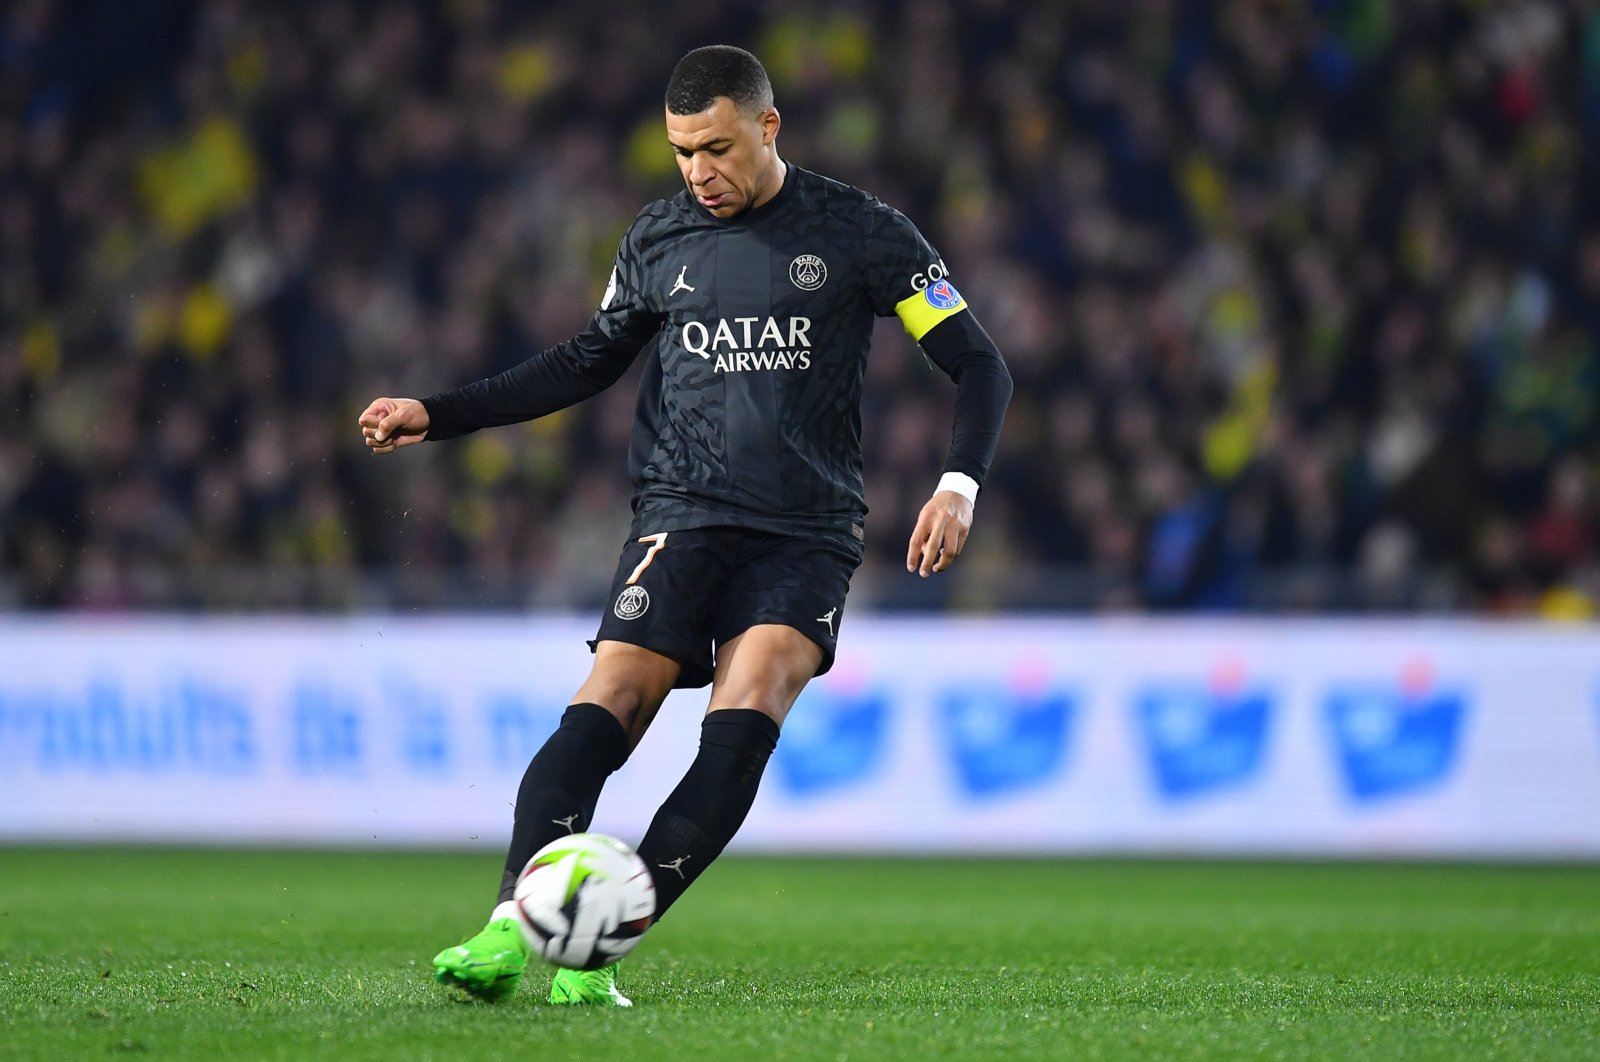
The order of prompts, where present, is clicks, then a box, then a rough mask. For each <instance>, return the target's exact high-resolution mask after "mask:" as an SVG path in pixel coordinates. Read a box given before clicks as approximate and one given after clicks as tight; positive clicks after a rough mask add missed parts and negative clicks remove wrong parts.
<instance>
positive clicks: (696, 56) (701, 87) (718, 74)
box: [667, 44, 772, 114]
mask: <svg viewBox="0 0 1600 1062" xmlns="http://www.w3.org/2000/svg"><path fill="white" fill-rule="evenodd" d="M718 96H726V97H728V98H729V99H730V100H732V101H733V103H734V106H736V107H738V108H739V109H740V110H744V111H763V110H766V109H767V108H768V107H771V106H772V82H771V81H769V80H768V79H767V69H766V67H764V66H762V65H761V60H759V59H757V58H756V57H755V56H753V55H751V54H750V53H749V52H747V51H745V50H744V49H743V48H735V47H733V46H732V45H731V44H708V45H706V46H705V47H704V48H696V49H695V50H694V51H692V52H690V53H689V54H688V55H686V56H684V57H683V58H682V59H679V60H678V65H677V66H676V67H675V68H674V69H673V71H672V77H671V78H670V79H669V80H668V81H667V110H669V111H671V112H672V113H673V114H699V113H700V112H701V111H704V110H707V109H709V108H710V107H711V106H712V104H714V103H716V102H717V97H718Z"/></svg>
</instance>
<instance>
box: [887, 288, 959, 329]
mask: <svg viewBox="0 0 1600 1062" xmlns="http://www.w3.org/2000/svg"><path fill="white" fill-rule="evenodd" d="M966 308H967V300H965V299H963V298H962V297H961V292H959V291H957V290H956V286H955V285H954V284H952V283H950V282H949V281H948V280H935V281H933V282H932V283H930V284H929V285H928V286H927V287H925V288H923V289H922V290H921V291H917V292H913V293H912V294H911V295H910V296H908V297H907V298H904V299H901V300H900V301H899V302H898V303H896V304H895V307H894V312H895V315H896V316H898V317H899V318H900V323H901V324H903V325H905V326H906V331H907V332H909V333H911V338H912V339H915V340H919V341H920V340H921V339H922V337H923V336H925V335H927V334H928V333H929V332H930V331H931V330H932V329H933V326H934V325H936V324H938V323H939V322H940V321H942V320H944V319H945V318H946V317H953V316H955V315H956V314H958V313H960V312H961V311H962V310H965V309H966Z"/></svg>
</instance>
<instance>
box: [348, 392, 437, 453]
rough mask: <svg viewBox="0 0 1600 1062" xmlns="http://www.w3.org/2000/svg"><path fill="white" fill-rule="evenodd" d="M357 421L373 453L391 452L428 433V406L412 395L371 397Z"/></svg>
mask: <svg viewBox="0 0 1600 1062" xmlns="http://www.w3.org/2000/svg"><path fill="white" fill-rule="evenodd" d="M357 423H359V424H360V425H361V437H362V438H363V439H364V440H366V443H367V449H369V450H371V451H372V452H373V453H375V454H392V453H394V451H395V448H396V447H400V446H410V445H411V444H412V443H418V442H421V441H422V440H423V439H426V438H427V437H428V410H427V408H426V407H425V406H424V405H423V404H422V403H421V402H418V401H417V400H416V399H415V398H375V399H373V400H372V404H371V405H370V406H368V407H367V409H366V412H364V413H362V414H361V418H360V420H359V421H357Z"/></svg>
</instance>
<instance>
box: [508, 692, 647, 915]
mask: <svg viewBox="0 0 1600 1062" xmlns="http://www.w3.org/2000/svg"><path fill="white" fill-rule="evenodd" d="M627 758H628V734H627V731H625V730H624V729H623V728H622V724H621V723H620V722H618V721H617V719H616V717H615V716H613V715H612V714H611V713H610V712H608V711H606V710H605V709H604V708H602V707H601V706H600V705H598V704H574V705H571V706H569V707H568V708H567V710H566V712H565V714H563V715H562V717H561V725H560V726H558V727H557V728H556V730H555V733H553V734H551V735H550V737H549V739H548V740H546V741H545V743H544V746H543V747H542V748H540V749H539V751H538V752H537V753H535V754H534V757H533V759H532V760H531V761H530V762H529V763H528V769H527V771H526V772H524V773H523V776H522V785H521V786H519V787H518V789H517V806H516V815H515V818H514V820H513V823H512V826H511V845H510V847H509V848H508V849H507V850H506V865H505V873H504V874H503V875H502V877H501V880H500V902H501V903H504V902H506V901H507V900H510V899H511V894H512V893H513V892H514V891H516V887H517V875H518V874H520V873H521V872H522V868H523V867H524V866H526V865H527V863H528V860H529V859H531V858H532V857H533V853H535V852H537V851H538V850H539V849H541V848H543V847H544V846H545V845H547V844H549V843H550V842H551V841H554V840H555V839H556V838H558V837H564V836H566V835H567V834H569V833H582V832H583V831H585V830H587V829H588V828H589V821H590V819H592V818H593V817H594V808H595V804H596V803H598V802H599V800H600V790H601V788H602V787H603V786H604V785H605V782H606V779H607V778H608V777H610V776H611V773H612V772H613V771H615V770H616V769H617V768H618V767H621V766H622V764H623V763H624V762H625V761H626V760H627Z"/></svg>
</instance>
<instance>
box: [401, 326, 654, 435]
mask: <svg viewBox="0 0 1600 1062" xmlns="http://www.w3.org/2000/svg"><path fill="white" fill-rule="evenodd" d="M584 340H585V337H583V336H580V337H578V338H576V339H572V340H569V341H567V342H566V343H560V344H557V345H556V346H553V347H551V348H549V349H548V350H543V351H540V352H539V353H538V354H535V355H534V356H533V357H531V358H529V359H528V360H527V361H525V362H523V363H522V364H520V365H517V366H515V367H513V368H510V369H507V370H506V371H505V372H503V373H501V374H500V375H498V376H491V377H489V378H487V379H484V380H478V381H476V382H474V383H470V384H467V385H466V386H464V387H456V388H453V389H451V390H449V391H441V392H439V393H438V394H435V395H429V396H428V397H427V398H424V399H423V400H422V405H423V407H424V408H426V409H427V411H428V438H429V439H431V440H435V441H437V440H440V439H453V438H456V437H457V436H460V435H466V434H468V433H469V432H474V431H477V430H478V429H479V428H493V427H498V426H500V425H502V424H518V423H521V422H522V421H526V420H534V419H536V418H538V417H542V416H544V415H546V414H548V413H554V412H556V411H557V410H561V409H566V408H567V407H568V406H572V405H576V404H577V403H579V402H582V401H583V400H584V399H586V398H589V397H590V396H592V395H595V394H598V393H599V392H601V391H603V390H605V389H606V388H607V387H610V386H611V385H612V384H614V383H616V382H617V380H618V379H620V378H621V376H622V374H623V373H624V372H626V371H627V369H628V365H629V364H630V363H631V362H632V361H633V357H632V355H622V354H619V353H617V352H615V351H611V350H608V349H606V348H595V347H593V346H592V345H585V342H584Z"/></svg>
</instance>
